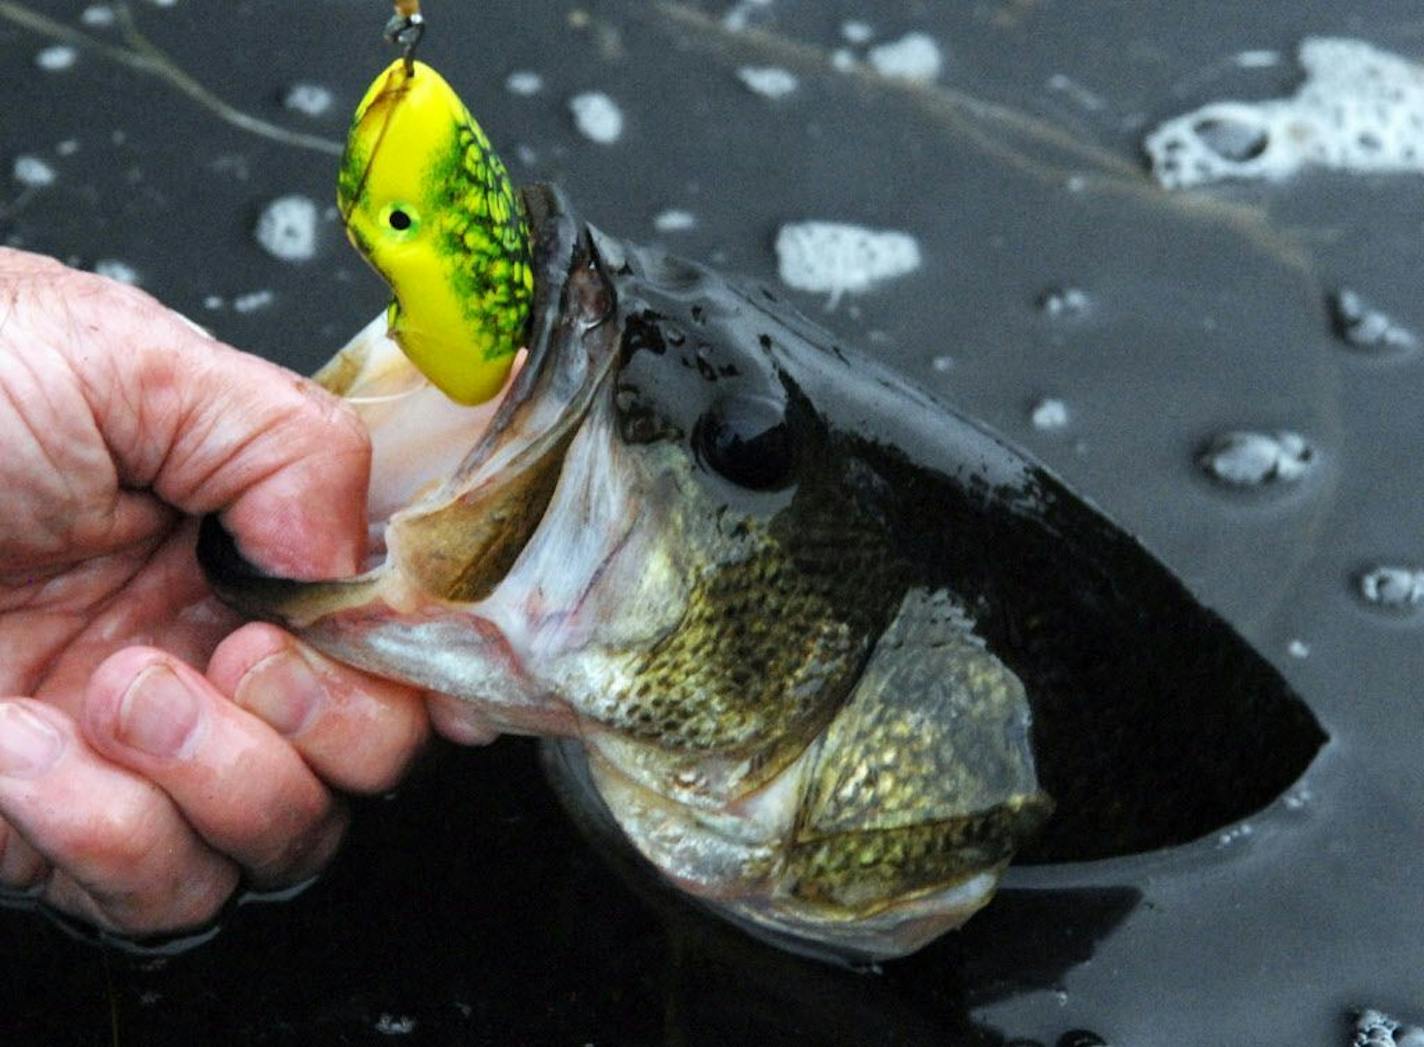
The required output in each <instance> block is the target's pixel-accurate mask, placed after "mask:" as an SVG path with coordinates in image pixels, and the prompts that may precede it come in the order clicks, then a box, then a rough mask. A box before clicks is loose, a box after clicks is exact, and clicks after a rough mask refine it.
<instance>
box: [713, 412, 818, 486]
mask: <svg viewBox="0 0 1424 1047" xmlns="http://www.w3.org/2000/svg"><path fill="white" fill-rule="evenodd" d="M692 446H693V450H694V451H695V453H696V454H697V457H698V459H699V460H700V461H702V462H703V463H704V464H706V465H707V466H708V467H710V468H711V469H713V470H714V471H715V472H717V473H718V474H719V475H721V476H723V477H725V478H726V479H728V480H730V481H731V482H732V483H734V484H736V485H737V486H738V487H745V488H747V489H749V490H753V491H774V490H776V489H777V488H780V487H785V486H786V484H787V483H788V482H789V481H790V479H791V467H792V465H793V463H794V458H795V456H794V454H793V450H792V443H791V430H790V427H789V426H787V424H786V413H785V410H784V408H783V406H782V405H781V404H780V403H778V402H777V401H775V400H772V399H771V398H769V397H762V396H736V397H725V398H723V399H721V400H718V401H717V402H716V403H715V404H713V405H712V408H711V410H709V411H708V412H707V413H706V414H704V415H703V416H702V417H701V418H699V419H698V420H697V425H696V427H694V429H693V431H692Z"/></svg>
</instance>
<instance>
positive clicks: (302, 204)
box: [253, 194, 317, 262]
mask: <svg viewBox="0 0 1424 1047" xmlns="http://www.w3.org/2000/svg"><path fill="white" fill-rule="evenodd" d="M316 227H317V206H316V204H315V202H313V201H312V200H310V199H308V198H307V197H305V196H298V195H295V194H293V195H290V196H279V197H278V198H277V199H275V200H273V201H272V202H271V203H270V204H268V205H267V206H266V208H264V209H263V211H262V214H261V216H260V217H259V218H258V219H257V227H256V229H255V230H254V233H253V235H255V236H256V237H257V242H258V243H259V244H261V245H262V248H263V250H265V251H266V252H267V253H268V254H270V255H271V256H272V257H273V258H280V259H281V260H282V261H284V262H305V261H308V260H310V259H311V258H312V257H313V256H315V254H316Z"/></svg>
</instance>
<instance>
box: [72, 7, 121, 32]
mask: <svg viewBox="0 0 1424 1047" xmlns="http://www.w3.org/2000/svg"><path fill="white" fill-rule="evenodd" d="M79 21H80V22H82V23H84V24H85V25H87V26H90V27H92V28H94V29H107V28H108V27H109V26H111V25H113V24H114V9H113V8H112V7H110V6H109V5H108V4H90V5H89V6H88V7H86V8H85V9H84V13H83V14H81V15H80V16H79Z"/></svg>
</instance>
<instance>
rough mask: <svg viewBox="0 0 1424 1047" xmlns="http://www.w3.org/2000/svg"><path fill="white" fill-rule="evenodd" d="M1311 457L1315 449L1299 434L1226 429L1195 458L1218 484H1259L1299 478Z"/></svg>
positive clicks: (1253, 485) (1313, 459)
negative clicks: (1229, 430)
mask: <svg viewBox="0 0 1424 1047" xmlns="http://www.w3.org/2000/svg"><path fill="white" fill-rule="evenodd" d="M1315 458H1316V455H1315V449H1314V448H1313V447H1311V446H1310V444H1309V442H1308V441H1307V440H1306V439H1305V437H1303V436H1301V435H1300V434H1299V433H1292V432H1287V431H1281V432H1274V433H1253V432H1229V433H1222V434H1221V435H1219V436H1216V437H1214V438H1213V439H1212V440H1211V441H1210V442H1209V443H1208V444H1207V446H1206V449H1205V450H1203V451H1202V453H1201V455H1200V456H1199V457H1198V459H1197V461H1198V464H1199V465H1201V467H1202V468H1203V469H1204V470H1206V473H1207V475H1208V476H1210V477H1211V478H1212V479H1213V480H1217V481H1219V482H1220V483H1223V484H1227V485H1229V486H1231V487H1261V486H1264V485H1265V484H1270V483H1290V482H1293V481H1295V480H1299V479H1300V478H1301V477H1302V476H1304V475H1305V474H1306V473H1307V472H1309V471H1310V468H1311V466H1312V465H1314V464H1315Z"/></svg>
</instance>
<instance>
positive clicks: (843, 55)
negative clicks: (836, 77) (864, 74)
mask: <svg viewBox="0 0 1424 1047" xmlns="http://www.w3.org/2000/svg"><path fill="white" fill-rule="evenodd" d="M855 66H856V62H855V52H854V51H852V50H851V49H850V48H849V47H838V48H836V49H835V50H834V51H832V52H831V68H832V69H834V70H835V71H836V72H838V73H848V72H850V71H851V70H852V69H854V68H855Z"/></svg>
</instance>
